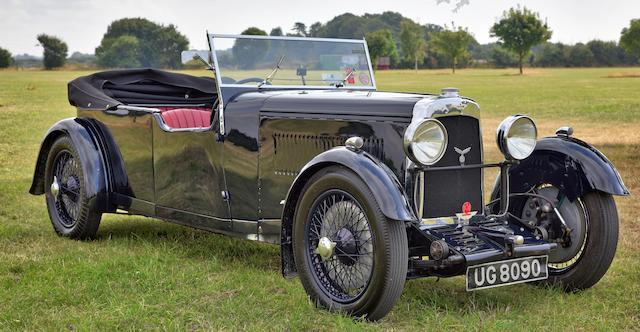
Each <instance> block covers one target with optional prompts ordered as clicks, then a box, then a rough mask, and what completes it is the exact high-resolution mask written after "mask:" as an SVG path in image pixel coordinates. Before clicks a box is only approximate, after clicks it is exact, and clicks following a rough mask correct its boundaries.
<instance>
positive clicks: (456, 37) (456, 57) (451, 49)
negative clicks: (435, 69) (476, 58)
mask: <svg viewBox="0 0 640 332" xmlns="http://www.w3.org/2000/svg"><path fill="white" fill-rule="evenodd" d="M474 41H475V39H474V38H473V36H471V34H469V32H468V31H467V29H463V28H462V27H456V26H455V25H452V28H451V29H448V28H447V27H445V29H444V30H442V31H440V32H436V33H435V34H433V37H432V38H431V44H432V45H433V48H434V49H436V51H438V52H440V53H442V54H444V55H445V56H446V57H447V58H449V60H450V62H451V71H452V72H453V73H454V74H455V73H456V66H457V65H458V63H459V61H461V60H462V59H464V58H466V57H468V56H469V50H468V49H469V45H471V43H473V42H474Z"/></svg>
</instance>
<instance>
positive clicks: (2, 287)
mask: <svg viewBox="0 0 640 332" xmlns="http://www.w3.org/2000/svg"><path fill="white" fill-rule="evenodd" d="M515 72H516V71H515V70H461V71H459V72H458V73H457V74H456V75H450V74H449V73H448V71H420V72H419V73H415V72H413V71H389V72H380V73H378V75H377V81H378V85H379V87H380V89H381V90H396V91H414V92H428V91H430V92H438V91H439V89H440V88H442V87H446V86H456V87H458V88H460V89H461V91H462V93H463V94H464V95H467V96H470V97H473V98H475V99H476V100H477V101H478V102H479V103H480V105H481V106H482V110H483V131H484V134H483V137H484V141H485V155H486V157H487V161H492V160H493V161H495V160H497V159H498V157H499V156H498V152H497V149H496V148H495V142H494V135H495V128H496V126H497V124H498V123H499V122H500V120H501V119H502V118H504V117H505V116H506V115H508V114H512V113H524V114H528V115H530V116H532V117H533V118H534V119H535V120H536V121H537V123H538V125H539V128H540V131H541V134H542V135H551V134H552V133H553V132H554V130H555V129H556V128H557V127H560V126H562V125H567V124H571V125H573V127H574V129H575V136H576V137H579V138H583V139H586V140H587V141H589V142H591V143H592V144H595V146H596V147H597V148H599V149H601V151H603V152H604V153H605V154H606V155H607V156H609V158H610V159H611V160H612V161H613V163H614V164H616V166H617V167H618V169H619V171H620V173H621V175H622V177H623V179H624V180H625V182H626V185H627V186H628V187H629V189H630V190H631V191H632V193H633V194H638V190H639V189H640V128H639V127H640V78H637V77H636V78H633V77H632V76H633V75H634V74H635V75H637V74H638V73H640V69H638V68H635V69H634V68H607V69H548V70H546V69H545V70H542V69H530V70H528V71H527V74H526V75H525V76H517V75H513V74H514V73H515ZM82 74H85V73H84V72H65V71H61V72H43V71H33V72H31V71H20V72H18V71H0V329H1V330H12V331H13V330H67V329H69V330H76V329H77V330H89V329H91V330H94V329H101V330H112V329H123V330H139V329H145V330H147V329H154V330H155V329H161V330H184V329H187V330H200V329H213V330H218V329H248V330H300V329H303V330H324V329H349V330H352V329H382V330H405V329H412V330H416V329H421V330H426V329H430V330H444V329H454V328H455V329H464V330H558V331H564V330H588V331H591V330H617V329H620V330H638V329H639V326H640V218H639V217H638V211H639V210H640V198H638V196H631V197H623V198H617V199H616V202H617V204H618V207H619V211H620V218H621V229H620V241H619V246H618V252H617V255H616V258H615V260H614V262H613V266H612V267H611V269H610V270H609V272H608V273H607V274H606V275H605V277H604V279H603V280H602V281H601V282H600V283H599V284H597V285H596V286H595V287H593V288H592V289H590V290H587V291H585V292H582V293H578V294H565V293H562V292H560V291H558V290H555V289H546V288H539V287H535V286H530V285H517V286H508V287H502V288H497V289H491V290H485V291H479V292H475V293H467V292H465V286H464V280H463V279H462V278H460V277H458V278H452V279H443V280H439V281H438V280H436V279H421V280H412V281H409V282H407V284H406V288H405V290H404V293H403V295H402V297H401V298H400V300H399V302H398V303H397V305H396V307H395V308H394V310H393V311H392V312H391V313H390V314H389V315H388V316H387V317H386V318H385V319H384V320H382V321H380V322H377V323H368V322H363V321H358V320H353V319H351V318H349V317H345V316H339V315H334V314H330V313H327V312H325V311H322V310H317V309H315V308H314V306H313V305H312V304H311V303H310V302H309V301H308V299H307V297H306V294H305V292H304V290H303V288H302V286H301V284H300V283H299V281H298V280H297V279H291V280H285V279H283V278H282V277H281V275H280V264H279V250H278V248H277V247H276V246H272V245H267V244H258V243H253V242H243V241H242V240H238V239H234V238H229V237H224V236H221V235H216V234H211V233H206V232H202V231H197V230H192V229H189V228H185V227H180V226H175V225H172V224H169V223H164V222H161V221H157V220H153V219H148V218H142V217H128V216H105V217H104V218H103V222H102V225H101V227H100V230H99V232H98V239H97V240H95V241H91V242H78V241H71V240H66V239H62V238H59V237H57V236H56V235H55V234H54V232H53V230H52V228H51V225H50V222H49V219H48V215H47V212H46V208H45V203H44V198H43V197H34V196H31V195H29V194H28V193H27V190H28V188H29V186H30V183H31V178H32V175H33V167H34V163H35V158H36V154H37V151H38V148H39V144H40V140H41V138H42V135H43V134H44V132H45V131H46V130H47V128H48V127H49V126H50V125H52V124H53V123H54V122H55V121H57V120H59V119H61V118H65V117H72V116H74V115H75V109H74V108H72V107H71V106H69V104H68V102H67V95H66V82H67V81H69V80H70V79H72V78H74V77H76V76H79V75H82ZM627 76H628V77H627ZM486 177H487V178H488V179H487V183H489V182H491V181H492V180H493V178H492V176H491V174H487V176H486Z"/></svg>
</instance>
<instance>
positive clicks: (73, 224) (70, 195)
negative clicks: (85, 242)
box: [45, 136, 101, 239]
mask: <svg viewBox="0 0 640 332" xmlns="http://www.w3.org/2000/svg"><path fill="white" fill-rule="evenodd" d="M85 174H86V172H85V170H84V169H83V168H82V164H81V162H80V158H79V155H78V152H77V151H76V148H75V146H74V144H73V141H71V139H70V138H69V137H68V136H61V137H59V138H58V139H57V140H56V141H55V142H53V144H52V145H51V149H50V150H49V156H48V157H47V164H46V169H45V176H46V178H45V189H46V192H45V197H46V201H47V208H48V211H49V218H50V219H51V224H52V225H53V229H54V230H55V231H56V233H58V234H59V235H61V236H64V237H70V238H73V239H89V238H93V237H94V236H95V234H96V232H97V230H98V226H99V225H100V219H101V214H100V213H98V212H96V211H94V209H93V208H92V207H91V206H90V204H89V202H88V199H87V197H86V192H85V188H84V177H85Z"/></svg>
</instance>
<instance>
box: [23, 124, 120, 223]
mask: <svg viewBox="0 0 640 332" xmlns="http://www.w3.org/2000/svg"><path fill="white" fill-rule="evenodd" d="M62 135H68V136H69V137H71V140H72V141H73V143H74V146H75V148H76V152H77V153H78V157H79V159H80V163H81V164H82V169H83V170H85V172H87V171H88V172H87V173H88V174H84V184H83V188H84V193H85V197H86V198H87V205H88V206H89V207H92V208H93V209H95V211H98V212H112V211H113V209H111V206H110V204H109V202H108V193H109V191H110V189H111V187H110V186H109V179H108V176H107V174H109V173H110V170H109V169H108V168H107V165H106V164H105V163H104V160H103V156H102V151H103V148H102V147H101V146H100V141H98V140H96V139H95V137H97V136H98V133H97V131H96V130H95V127H94V126H92V125H91V123H90V121H87V120H83V119H64V120H61V121H59V122H57V123H56V124H54V125H53V126H51V128H49V130H48V131H47V133H46V134H45V138H44V140H43V142H42V144H41V147H40V152H39V153H38V159H37V161H36V167H35V172H34V176H33V183H32V185H31V189H29V192H30V193H31V194H34V195H41V194H44V193H45V190H47V188H45V182H44V181H45V174H44V173H45V168H46V162H47V156H48V154H49V148H50V147H51V145H52V144H53V143H54V142H55V140H56V139H57V138H58V137H60V136H62Z"/></svg>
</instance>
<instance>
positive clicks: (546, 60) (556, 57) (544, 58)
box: [534, 43, 567, 67]
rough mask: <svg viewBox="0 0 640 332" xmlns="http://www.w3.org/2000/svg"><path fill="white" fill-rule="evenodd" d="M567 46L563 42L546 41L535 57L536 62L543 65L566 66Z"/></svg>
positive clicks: (537, 64)
mask: <svg viewBox="0 0 640 332" xmlns="http://www.w3.org/2000/svg"><path fill="white" fill-rule="evenodd" d="M565 48H566V46H565V45H564V44H562V43H557V44H553V43H544V44H542V47H541V48H540V50H539V51H538V52H536V53H535V54H536V56H535V59H534V64H535V65H536V66H541V67H564V66H566V59H565V53H567V52H566V51H565Z"/></svg>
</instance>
